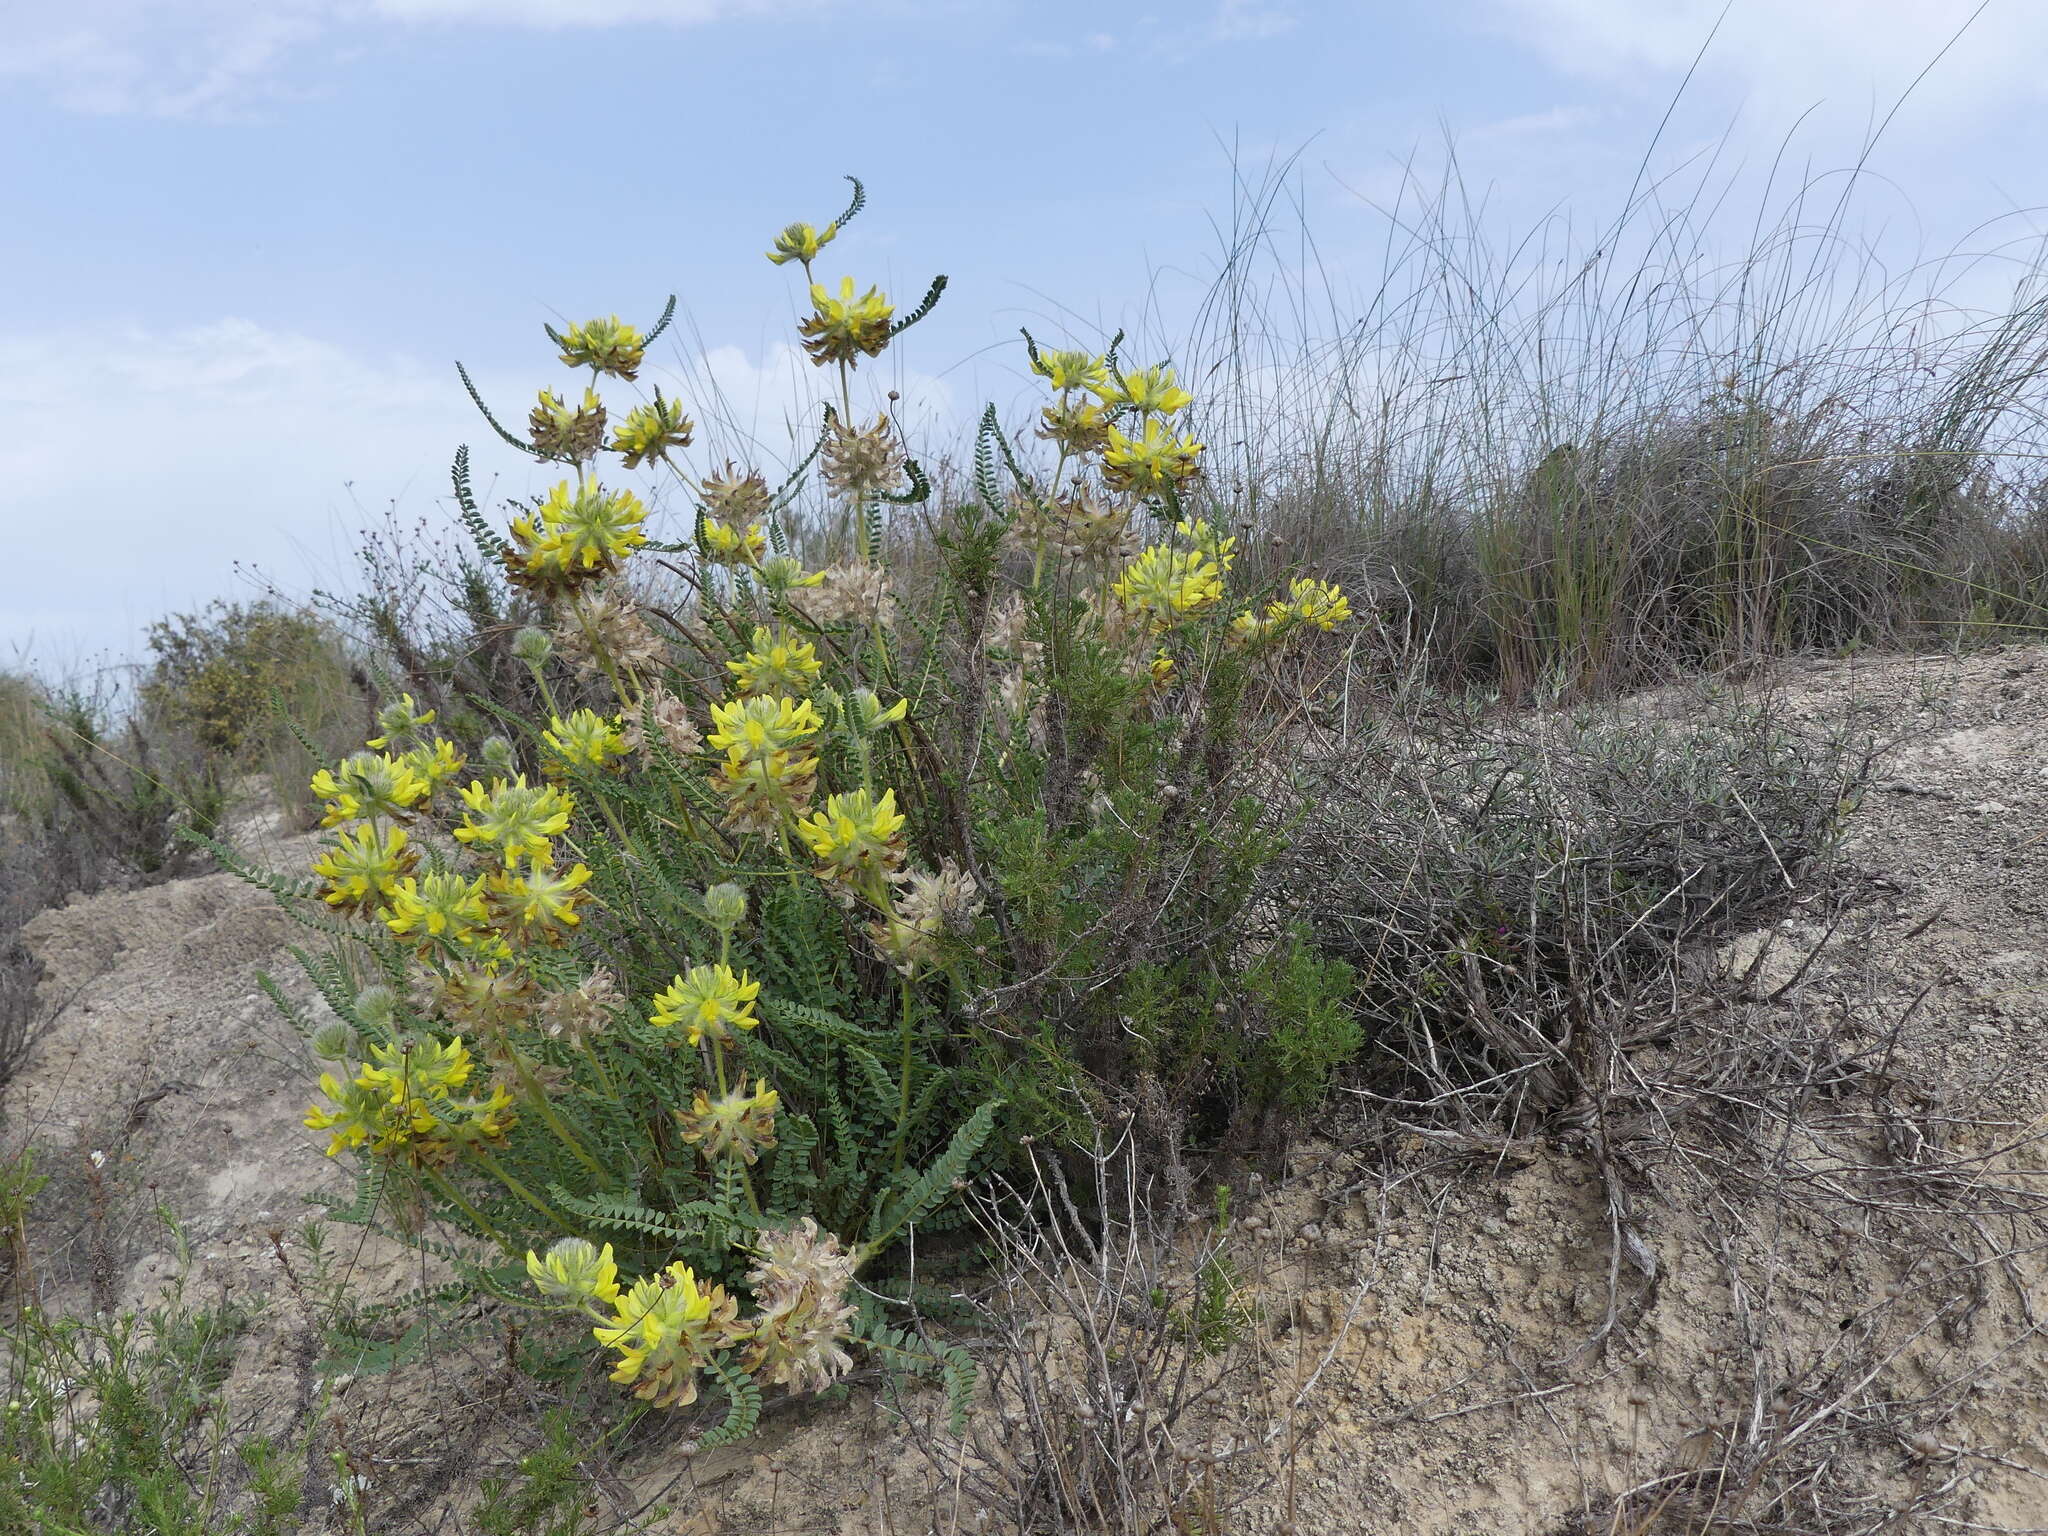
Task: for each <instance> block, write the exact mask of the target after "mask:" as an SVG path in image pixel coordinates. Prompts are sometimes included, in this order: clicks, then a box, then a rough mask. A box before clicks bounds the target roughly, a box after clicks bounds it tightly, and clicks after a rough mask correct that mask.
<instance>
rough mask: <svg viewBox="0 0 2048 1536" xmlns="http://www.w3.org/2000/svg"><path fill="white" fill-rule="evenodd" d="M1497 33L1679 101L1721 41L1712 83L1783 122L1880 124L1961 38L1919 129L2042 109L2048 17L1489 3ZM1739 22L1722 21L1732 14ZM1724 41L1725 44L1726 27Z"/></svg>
mask: <svg viewBox="0 0 2048 1536" xmlns="http://www.w3.org/2000/svg"><path fill="white" fill-rule="evenodd" d="M1477 4H1478V10H1479V13H1480V14H1481V15H1482V16H1483V17H1484V18H1485V19H1486V20H1487V21H1489V22H1490V23H1492V24H1493V25H1494V26H1496V27H1498V28H1500V29H1501V30H1503V31H1505V32H1507V33H1508V34H1509V35H1511V36H1514V37H1516V38H1517V39H1519V40H1520V41H1522V42H1524V43H1526V44H1527V45H1528V46H1530V47H1532V48H1534V49H1536V50H1537V51H1538V52H1540V53H1541V54H1542V55H1543V56H1544V57H1545V58H1546V59H1547V60H1548V62H1550V63H1551V64H1552V65H1554V66H1555V67H1556V68H1557V69H1559V70H1560V71H1562V72H1565V73H1567V74H1577V75H1583V76H1591V77H1593V78H1595V79H1598V80H1601V81H1603V82H1605V83H1608V84H1621V85H1626V84H1629V83H1634V84H1635V85H1637V86H1639V87H1640V88H1641V89H1642V90H1644V91H1646V92H1649V93H1653V94H1655V93H1664V92H1668V91H1669V90H1670V89H1671V88H1672V86H1673V85H1674V84H1675V83H1676V81H1677V79H1678V78H1680V77H1682V76H1683V74H1684V72H1685V71H1686V69H1687V68H1688V67H1689V66H1690V65H1691V64H1692V62H1693V59H1694V57H1695V56H1696V55H1697V54H1698V53H1699V51H1700V49H1701V47H1702V45H1705V44H1707V40H1708V38H1709V36H1710V35H1711V36H1712V38H1713V42H1712V44H1711V46H1709V47H1708V48H1707V53H1706V57H1705V59H1704V61H1703V63H1702V71H1703V73H1704V74H1705V75H1706V76H1707V77H1708V78H1710V79H1711V78H1721V79H1725V80H1731V81H1733V82H1735V83H1736V84H1737V85H1738V86H1740V87H1741V88H1743V89H1744V90H1745V91H1747V92H1748V93H1750V94H1751V96H1752V98H1753V99H1754V104H1755V105H1757V106H1760V107H1762V108H1764V109H1765V110H1766V111H1767V112H1768V113H1769V114H1770V115H1771V116H1772V117H1773V118H1776V119H1782V118H1783V117H1785V116H1787V115H1790V114H1796V113H1798V112H1801V111H1803V110H1805V109H1806V108H1807V107H1809V106H1812V105H1814V104H1815V103H1817V102H1820V101H1823V100H1825V101H1826V102H1827V104H1828V105H1829V107H1830V108H1831V109H1833V110H1835V111H1836V112H1838V113H1842V114H1847V115H1848V116H1849V117H1851V118H1853V120H1854V121H1855V122H1856V123H1857V124H1858V125H1861V124H1862V123H1863V122H1864V121H1866V120H1867V119H1870V118H1874V117H1875V116H1879V115H1882V113H1883V112H1884V111H1885V110H1887V109H1888V108H1889V107H1890V105H1891V104H1892V102H1893V101H1894V100H1895V99H1896V98H1897V97H1898V95H1899V93H1900V92H1902V91H1903V90H1905V89H1906V87H1907V86H1908V85H1910V84H1911V83H1912V81H1913V79H1914V77H1915V76H1916V75H1918V74H1919V73H1920V72H1921V70H1922V69H1924V68H1925V67H1926V66H1927V65H1928V64H1929V63H1930V62H1931V61H1932V60H1934V58H1935V57H1936V55H1937V54H1940V53H1941V51H1942V49H1943V47H1944V45H1946V44H1948V43H1949V41H1950V39H1951V38H1954V37H1955V35H1956V33H1957V32H1958V31H1959V30H1962V29H1964V28H1965V24H1966V23H1968V24H1969V25H1968V27H1967V30H1963V35H1962V36H1961V37H1960V39H1958V40H1957V41H1956V42H1955V45H1954V47H1953V48H1951V49H1950V50H1949V51H1948V53H1947V55H1946V56H1945V57H1943V58H1942V59H1941V62H1940V63H1939V65H1937V66H1936V67H1935V69H1934V70H1933V71H1932V72H1931V73H1930V74H1929V75H1928V77H1927V79H1926V80H1924V81H1923V82H1921V84H1920V85H1919V86H1918V87H1917V88H1915V90H1914V92H1913V96H1912V103H1911V106H1910V108H1909V110H1910V111H1911V112H1912V113H1913V114H1914V119H1913V120H1914V123H1915V127H1916V130H1918V131H1925V130H1926V129H1927V128H1929V127H1931V126H1932V125H1933V124H1934V123H1936V122H1953V121H1957V120H1971V119H1981V116H1982V114H1983V113H1984V112H1986V111H1987V110H1995V109H1999V108H2003V107H2008V106H2011V105H2014V104H2016V103H2019V102H2034V101H2039V100H2040V99H2041V98H2042V96H2043V95H2044V94H2048V76H2044V75H2043V73H2042V71H2041V69H2040V61H2041V59H2042V57H2043V55H2044V53H2048V7H2044V6H2042V5H2040V4H2038V3H2035V0H1993V3H1992V4H1991V5H1989V6H1988V7H1983V13H1982V14H1981V15H1976V19H1975V20H1974V21H1972V20H1971V18H1972V16H1973V15H1975V13H1977V12H1978V10H1979V9H1980V0H1790V3H1787V0H1733V3H1732V4H1728V3H1727V0H1477ZM1724 9H1725V10H1726V12H1727V14H1726V16H1725V18H1724V17H1723V16H1722V12H1723V10H1724ZM1717 20H1718V21H1719V23H1720V25H1719V30H1718V31H1716V29H1715V28H1716V22H1717Z"/></svg>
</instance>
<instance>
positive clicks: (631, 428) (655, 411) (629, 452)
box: [612, 390, 697, 469]
mask: <svg viewBox="0 0 2048 1536" xmlns="http://www.w3.org/2000/svg"><path fill="white" fill-rule="evenodd" d="M696 432H697V424H696V423H695V422H693V421H692V420H690V418H689V417H687V416H685V415H684V414H683V408H682V406H681V405H680V404H679V403H678V402H676V401H674V400H664V399H662V398H661V392H660V391H659V390H657V391H655V395H654V403H653V404H651V405H636V406H634V407H633V409H632V410H630V411H628V412H627V413H626V419H625V420H624V421H622V422H620V423H619V424H618V426H616V427H614V428H613V429H612V452H613V453H616V454H618V455H619V456H620V457H621V458H623V459H624V460H625V461H626V468H628V469H638V468H639V467H640V466H641V465H642V464H649V463H653V462H655V461H657V460H659V461H661V462H663V463H666V462H667V460H668V456H669V455H670V454H671V453H674V452H677V451H679V450H681V449H684V448H687V447H689V446H690V443H691V441H692V440H693V439H694V438H695V436H696Z"/></svg>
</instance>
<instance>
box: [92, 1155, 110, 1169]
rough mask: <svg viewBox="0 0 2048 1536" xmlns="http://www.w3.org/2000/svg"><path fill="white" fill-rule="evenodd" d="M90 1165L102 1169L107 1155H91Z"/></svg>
mask: <svg viewBox="0 0 2048 1536" xmlns="http://www.w3.org/2000/svg"><path fill="white" fill-rule="evenodd" d="M92 1165H93V1167H95V1168H104V1167H105V1166H106V1165H107V1154H106V1153H104V1152H95V1153H93V1154H92Z"/></svg>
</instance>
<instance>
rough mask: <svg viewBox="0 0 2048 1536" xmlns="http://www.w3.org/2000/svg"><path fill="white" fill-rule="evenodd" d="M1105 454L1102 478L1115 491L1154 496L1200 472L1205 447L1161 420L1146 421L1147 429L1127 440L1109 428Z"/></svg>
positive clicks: (1103, 455) (1121, 433) (1151, 417)
mask: <svg viewBox="0 0 2048 1536" xmlns="http://www.w3.org/2000/svg"><path fill="white" fill-rule="evenodd" d="M1106 440H1107V443H1108V446H1107V447H1106V448H1105V449H1104V450H1103V454H1102V478H1103V480H1104V481H1105V482H1106V483H1107V484H1108V485H1109V487H1110V488H1111V489H1112V490H1118V491H1135V492H1137V493H1138V494H1140V495H1143V496H1154V495H1158V494H1160V493H1161V492H1164V491H1165V490H1167V489H1168V488H1169V487H1171V486H1176V485H1179V484H1181V483H1182V482H1184V481H1187V480H1191V479H1193V478H1194V477H1195V476H1196V475H1198V474H1200V473H1201V468H1202V464H1201V460H1202V445H1201V444H1200V443H1198V442H1196V441H1195V440H1194V439H1193V438H1192V437H1175V436H1173V434H1172V433H1170V432H1168V431H1167V430H1166V429H1165V428H1164V427H1162V426H1160V424H1159V418H1158V417H1156V416H1148V417H1146V418H1145V430H1144V432H1143V433H1141V434H1140V435H1139V436H1137V437H1135V438H1133V437H1127V436H1126V435H1125V434H1124V433H1123V432H1122V431H1120V430H1119V429H1118V428H1116V427H1111V428H1109V429H1108V432H1107V435H1106Z"/></svg>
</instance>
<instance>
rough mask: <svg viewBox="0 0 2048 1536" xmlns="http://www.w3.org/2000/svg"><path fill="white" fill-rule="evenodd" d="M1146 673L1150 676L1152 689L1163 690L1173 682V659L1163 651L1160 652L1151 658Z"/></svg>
mask: <svg viewBox="0 0 2048 1536" xmlns="http://www.w3.org/2000/svg"><path fill="white" fill-rule="evenodd" d="M1146 671H1147V672H1149V673H1150V674H1151V677H1152V686H1153V687H1155V688H1164V687H1166V686H1167V685H1168V684H1169V683H1171V682H1172V681H1173V658H1172V657H1171V656H1169V655H1168V654H1167V653H1166V652H1165V651H1160V652H1159V653H1157V654H1156V655H1155V656H1153V658H1152V664H1151V665H1150V666H1149V667H1147V668H1146Z"/></svg>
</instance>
